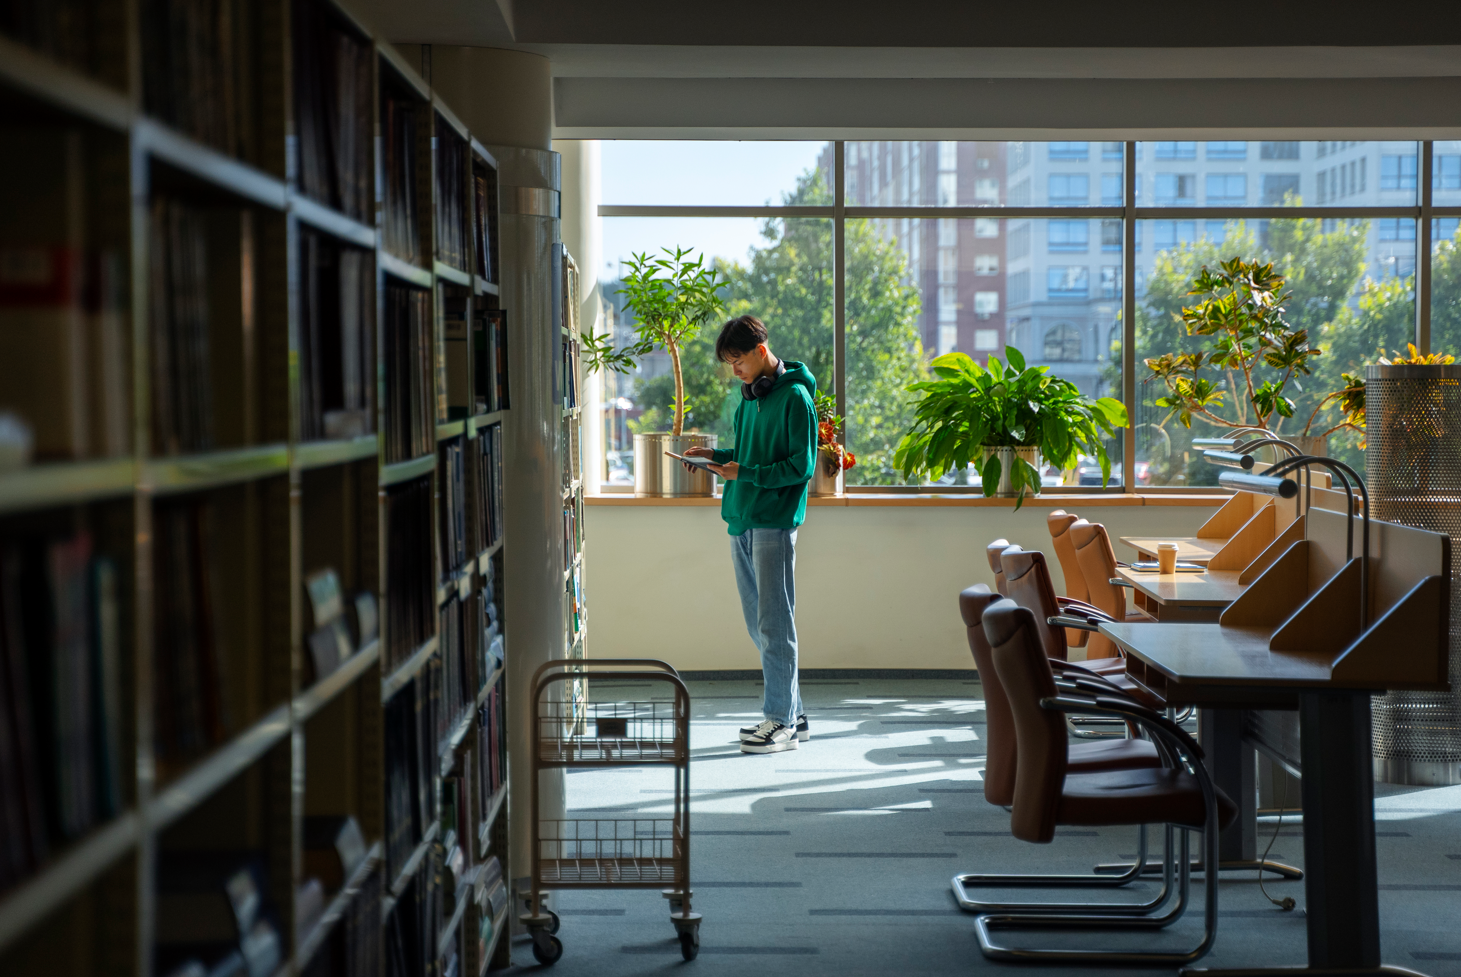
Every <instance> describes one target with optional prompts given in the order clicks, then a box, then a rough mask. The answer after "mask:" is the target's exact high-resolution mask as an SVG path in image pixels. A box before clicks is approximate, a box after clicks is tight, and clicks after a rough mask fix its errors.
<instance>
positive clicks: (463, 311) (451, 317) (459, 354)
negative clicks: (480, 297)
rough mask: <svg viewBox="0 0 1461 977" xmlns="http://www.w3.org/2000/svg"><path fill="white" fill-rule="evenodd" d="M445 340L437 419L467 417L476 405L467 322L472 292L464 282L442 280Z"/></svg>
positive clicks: (439, 355)
mask: <svg viewBox="0 0 1461 977" xmlns="http://www.w3.org/2000/svg"><path fill="white" fill-rule="evenodd" d="M438 294H439V295H440V297H441V298H440V300H441V340H440V341H439V342H438V344H437V347H436V419H437V421H439V422H445V421H456V420H461V419H462V418H464V417H466V416H467V414H468V413H469V408H470V407H471V406H472V401H471V399H470V394H469V393H468V391H467V375H468V373H469V372H470V369H471V356H470V351H469V343H470V341H471V334H470V332H471V331H470V329H469V327H468V325H467V304H468V302H469V301H470V296H471V292H470V290H468V289H465V288H463V287H461V286H460V285H450V284H442V285H441V286H440V291H439V293H438Z"/></svg>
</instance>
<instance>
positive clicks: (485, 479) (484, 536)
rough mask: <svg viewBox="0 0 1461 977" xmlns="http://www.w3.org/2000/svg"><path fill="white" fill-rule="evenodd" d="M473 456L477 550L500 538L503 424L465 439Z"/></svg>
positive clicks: (472, 520) (492, 426) (474, 524)
mask: <svg viewBox="0 0 1461 977" xmlns="http://www.w3.org/2000/svg"><path fill="white" fill-rule="evenodd" d="M467 451H468V453H469V454H470V455H472V456H473V458H472V461H473V462H474V464H473V478H472V488H473V492H472V505H473V512H472V519H471V520H470V522H471V526H472V530H473V533H474V536H475V543H476V547H477V552H478V553H480V552H482V551H483V550H485V549H487V548H488V547H490V546H495V545H496V544H497V541H498V540H500V539H501V538H502V529H503V526H502V511H503V510H502V424H501V423H500V422H499V423H497V424H491V425H489V426H488V427H486V428H485V429H483V430H481V431H478V432H477V436H476V437H475V438H473V439H472V440H470V441H468V442H467Z"/></svg>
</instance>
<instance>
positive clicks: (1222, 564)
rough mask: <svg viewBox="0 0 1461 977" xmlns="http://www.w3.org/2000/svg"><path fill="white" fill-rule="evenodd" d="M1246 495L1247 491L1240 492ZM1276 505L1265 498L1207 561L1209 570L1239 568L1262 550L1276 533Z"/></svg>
mask: <svg viewBox="0 0 1461 977" xmlns="http://www.w3.org/2000/svg"><path fill="white" fill-rule="evenodd" d="M1241 494H1243V495H1247V494H1248V493H1246V492H1244V493H1241ZM1276 508H1277V507H1276V506H1275V505H1274V504H1273V500H1272V499H1265V500H1264V504H1263V505H1261V506H1258V508H1257V509H1256V510H1255V511H1254V512H1253V515H1252V516H1250V517H1249V518H1248V521H1247V522H1245V523H1243V525H1242V526H1240V527H1239V528H1238V530H1237V532H1235V533H1233V534H1232V535H1231V536H1229V537H1228V541H1227V542H1226V543H1224V544H1223V548H1222V549H1220V550H1218V551H1217V552H1216V553H1214V554H1213V555H1212V559H1211V560H1208V561H1207V568H1208V569H1209V570H1241V569H1243V568H1244V567H1246V566H1247V565H1248V564H1250V563H1252V562H1253V560H1254V559H1256V558H1257V557H1258V555H1259V554H1260V553H1262V552H1263V550H1264V548H1265V547H1266V546H1268V544H1269V543H1271V542H1273V537H1274V535H1275V534H1276V533H1277V531H1278V530H1277V527H1276V525H1275V523H1276Z"/></svg>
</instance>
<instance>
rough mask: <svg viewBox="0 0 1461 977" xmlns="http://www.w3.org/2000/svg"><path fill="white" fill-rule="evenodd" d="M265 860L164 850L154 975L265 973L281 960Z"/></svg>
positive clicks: (194, 976) (255, 856)
mask: <svg viewBox="0 0 1461 977" xmlns="http://www.w3.org/2000/svg"><path fill="white" fill-rule="evenodd" d="M265 864H266V863H265V859H264V857H263V855H262V853H260V852H257V851H229V850H220V851H196V850H188V851H182V850H178V851H170V850H164V851H163V852H162V853H161V855H160V856H159V858H158V864H157V905H156V928H155V930H154V945H155V954H156V964H157V972H158V973H161V974H168V975H170V977H225V975H227V977H232V975H235V974H272V973H274V972H275V971H277V970H278V969H279V967H280V965H281V964H283V962H284V956H285V945H284V938H283V932H284V928H283V927H282V926H281V925H280V919H279V917H278V913H277V912H276V910H275V907H274V904H273V901H272V900H271V899H270V895H269V894H270V888H269V875H268V871H267V869H266V868H265Z"/></svg>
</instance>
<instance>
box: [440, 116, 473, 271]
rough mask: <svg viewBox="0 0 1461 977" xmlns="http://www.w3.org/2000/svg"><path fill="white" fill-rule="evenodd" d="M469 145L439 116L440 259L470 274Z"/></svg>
mask: <svg viewBox="0 0 1461 977" xmlns="http://www.w3.org/2000/svg"><path fill="white" fill-rule="evenodd" d="M466 170H467V141H466V140H465V139H463V138H462V137H461V136H459V135H457V131H456V129H454V128H452V126H451V124H450V123H448V122H447V121H446V120H445V119H443V118H442V117H441V116H440V115H437V116H436V257H437V259H438V260H439V261H442V262H444V263H445V264H448V265H451V266H452V267H453V268H457V269H460V270H461V271H466V270H467V268H468V264H467V199H466V195H467V172H466Z"/></svg>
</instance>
